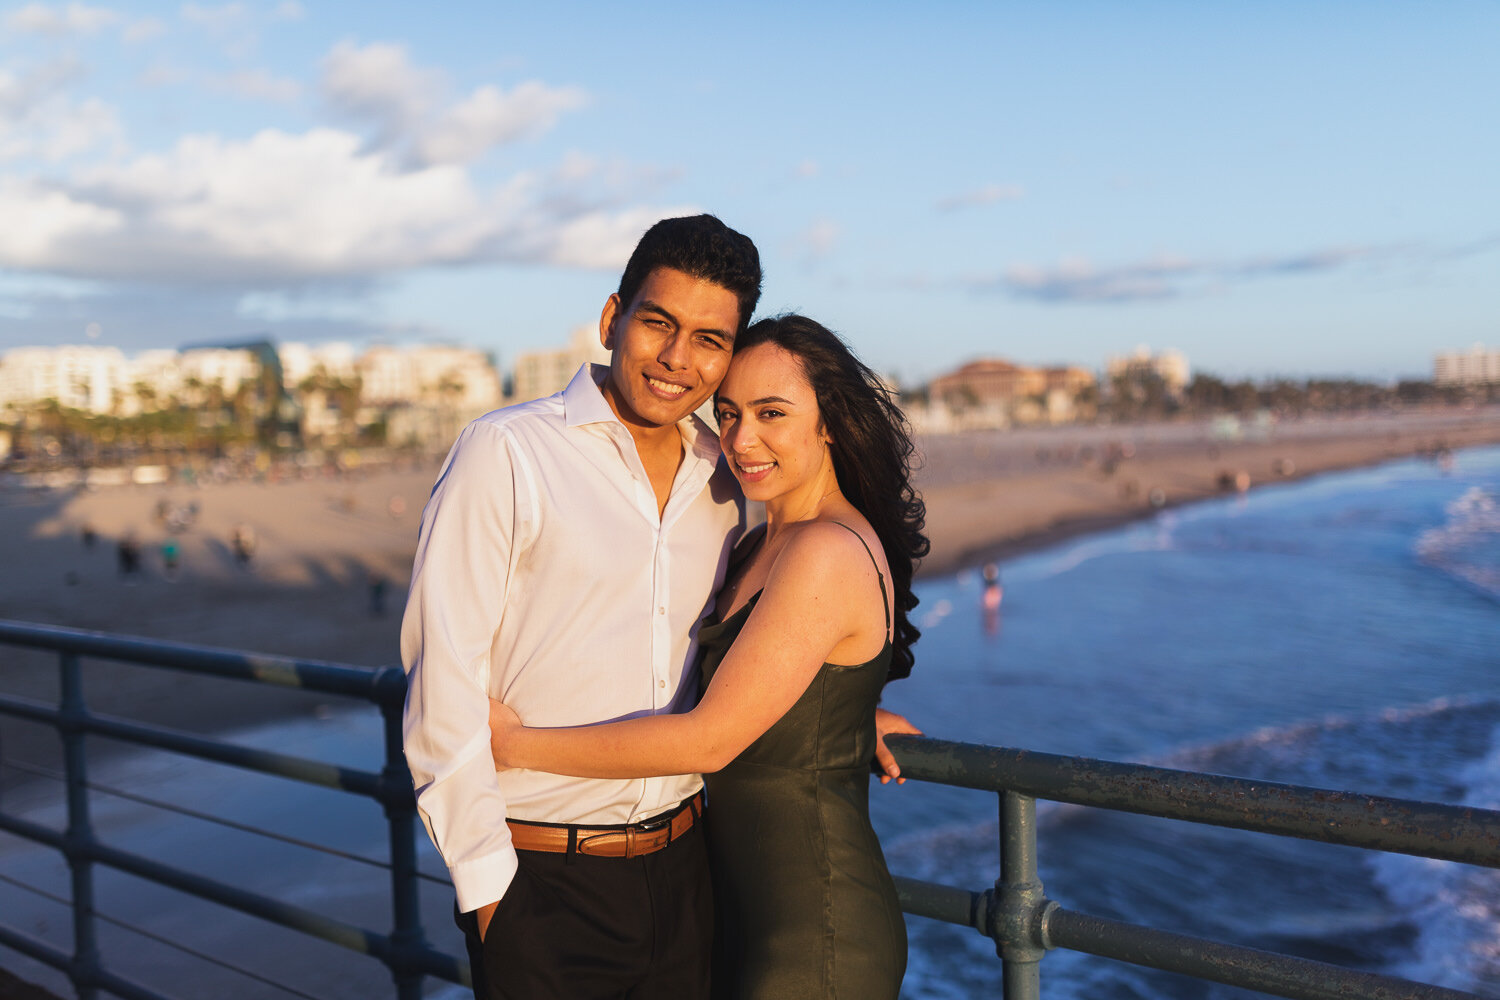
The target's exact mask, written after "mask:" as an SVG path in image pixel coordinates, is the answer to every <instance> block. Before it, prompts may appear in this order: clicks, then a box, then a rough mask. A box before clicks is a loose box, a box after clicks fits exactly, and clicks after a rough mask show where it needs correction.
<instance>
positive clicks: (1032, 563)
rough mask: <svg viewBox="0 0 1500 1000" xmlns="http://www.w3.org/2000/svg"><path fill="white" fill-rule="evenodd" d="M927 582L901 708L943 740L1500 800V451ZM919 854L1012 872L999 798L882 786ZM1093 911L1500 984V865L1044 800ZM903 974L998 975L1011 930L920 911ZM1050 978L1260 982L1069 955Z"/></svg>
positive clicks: (909, 850)
mask: <svg viewBox="0 0 1500 1000" xmlns="http://www.w3.org/2000/svg"><path fill="white" fill-rule="evenodd" d="M1000 568H1001V576H1002V583H1003V585H1004V598H1003V602H1002V604H1001V609H1000V615H999V616H998V620H994V619H991V620H986V617H985V614H984V613H983V611H982V610H981V582H980V579H979V575H978V573H976V572H970V573H964V574H959V575H958V576H957V577H955V578H952V579H946V580H938V581H931V582H928V583H926V584H924V585H922V586H921V587H920V589H919V596H920V598H921V600H922V604H921V606H920V607H919V608H918V611H917V615H918V619H919V623H920V625H921V627H923V628H924V630H925V631H924V635H923V638H922V640H921V642H920V643H919V644H918V647H917V648H918V662H917V668H916V670H915V671H914V673H913V676H912V678H911V679H910V680H907V681H902V682H900V683H899V684H897V685H893V686H892V688H891V689H890V690H889V693H888V696H887V704H888V705H889V707H891V708H893V709H896V710H898V711H903V712H905V713H906V714H908V715H909V716H910V717H911V718H912V720H913V721H914V722H916V723H917V724H919V725H921V726H923V727H924V728H925V729H927V730H928V731H930V732H931V733H933V734H934V735H941V736H943V737H945V738H954V739H961V740H971V741H975V742H984V743H994V744H999V745H1004V746H1013V747H1023V748H1028V749H1035V750H1045V751H1049V752H1054V753H1065V754H1078V755H1083V756H1090V757H1100V758H1106V759H1111V760H1122V761H1140V762H1147V763H1156V764H1163V765H1166V766H1171V767H1181V768H1187V769H1192V770H1204V771H1212V772H1216V773H1221V774H1232V775H1240V776H1245V777H1252V778H1262V779H1266V780H1274V781H1282V782H1289V783H1294V784H1303V785H1312V786H1319V787H1325V788H1339V789H1349V790H1354V791H1362V792H1370V793H1378V794H1385V795H1395V796H1401V797H1406V798H1417V799H1426V800H1432V801H1439V802H1450V803H1464V804H1472V805H1477V806H1484V807H1488V808H1500V449H1494V448H1490V449H1477V450H1471V451H1466V452H1462V453H1460V454H1458V455H1457V456H1456V461H1455V463H1454V464H1453V465H1452V466H1451V467H1447V468H1445V467H1443V466H1439V465H1435V464H1432V463H1428V462H1424V461H1416V460H1413V461H1405V462H1399V463H1394V464H1390V465H1387V466H1383V467H1380V468H1376V469H1370V470H1364V471H1359V472H1353V473H1345V474H1339V475H1332V476H1327V477H1321V478H1318V479H1313V480H1308V481H1304V482H1301V483H1295V484H1289V485H1285V486H1278V487H1273V488H1267V489H1264V490H1258V491H1255V492H1253V493H1251V494H1249V495H1248V496H1244V497H1236V498H1233V499H1226V500H1224V501H1219V502H1213V503H1208V504H1202V505H1198V506H1194V507H1190V508H1182V509H1177V510H1173V511H1168V512H1164V513H1163V514H1161V515H1159V516H1158V517H1157V518H1155V519H1154V520H1152V521H1150V522H1145V523H1141V524H1138V525H1135V526H1132V527H1129V528H1126V529H1124V530H1120V531H1116V532H1112V533H1109V534H1105V535H1099V536H1095V537H1091V538H1087V539H1083V540H1080V541H1076V542H1073V543H1071V544H1067V545H1064V546H1062V547H1060V548H1057V549H1053V550H1050V551H1047V552H1043V553H1038V554H1034V555H1031V556H1028V557H1025V558H1022V559H1018V560H1015V561H1014V562H1011V563H1008V564H1004V565H1002V566H1001V567H1000ZM872 798H873V799H874V806H873V809H874V813H875V817H876V825H877V827H878V828H879V830H880V831H881V834H882V839H883V841H884V843H885V844H886V845H887V852H888V856H889V859H890V863H891V868H892V869H893V870H894V871H897V872H901V873H904V874H910V875H914V876H917V877H921V878H926V879H930V880H933V881H941V882H946V883H948V884H952V885H960V886H964V887H967V888H971V889H983V888H986V887H988V886H989V885H991V884H992V883H993V881H994V879H995V877H996V875H997V872H998V861H997V850H998V848H997V843H998V839H997V838H998V828H997V822H996V816H995V814H996V798H995V796H994V795H990V794H983V793H976V792H969V791H964V790H956V789H943V788H934V787H932V786H925V785H919V784H916V783H908V784H907V785H905V786H903V787H901V788H892V787H890V786H887V787H885V788H876V789H873V790H872ZM1039 826H1040V843H1039V856H1040V867H1041V878H1042V882H1043V884H1044V886H1045V887H1046V891H1047V895H1048V896H1049V897H1050V898H1052V899H1055V900H1057V901H1058V902H1060V903H1062V904H1063V905H1065V906H1067V907H1069V908H1070V909H1075V910H1079V911H1082V912H1085V913H1092V914H1096V915H1099V916H1104V917H1111V918H1115V919H1122V920H1129V921H1133V922H1139V923H1144V924H1147V925H1150V926H1154V927H1159V928H1163V929H1167V930H1174V931H1179V932H1182V933H1190V934H1195V935H1200V936H1204V937H1209V938H1215V939H1219V940H1224V941H1230V942H1233V943H1237V944H1242V945H1248V946H1251V947H1258V948H1265V949H1271V950H1276V951H1284V952H1288V953H1292V954H1299V955H1304V956H1307V957H1311V958H1316V959H1320V960H1323V961H1330V962H1336V963H1339V964H1344V965H1350V966H1356V967H1359V968H1364V969H1369V970H1373V971H1381V972H1387V973H1391V974H1395V975H1402V976H1406V977H1409V978H1414V979H1417V980H1420V981H1425V982H1431V983H1437V984H1440V985H1444V986H1450V987H1455V988H1461V989H1466V990H1470V991H1473V992H1476V993H1479V994H1481V995H1487V996H1500V872H1496V871H1491V870H1488V869H1481V868H1476V867H1473V866H1465V865H1457V864H1451V863H1445V862H1434V861H1428V860H1425V859H1419V858H1410V857H1404V856H1390V855H1381V854H1373V853H1370V852H1362V851H1357V850H1353V849H1350V848H1342V847H1335V846H1331V845H1325V844H1312V843H1305V842H1299V841H1290V840H1285V839H1282V838H1273V837H1266V836H1262V835H1257V834H1250V833H1245V832H1242V831H1228V830H1218V829H1212V828H1199V827H1194V826H1193V825H1191V824H1186V823H1178V822H1172V821H1164V820H1156V819H1150V818H1146V817H1132V816H1122V815H1117V814H1110V813H1107V812H1104V811H1101V810H1093V809H1086V808H1080V807H1071V806H1058V805H1056V804H1050V803H1042V804H1041V806H1040V808H1039ZM908 924H909V927H910V930H911V938H912V957H911V967H910V970H909V972H908V975H907V981H906V985H905V988H904V990H903V996H906V997H910V998H913V1000H916V998H938V997H942V998H949V997H980V996H996V995H998V992H999V989H1000V971H999V964H998V962H997V961H996V960H995V957H994V947H993V945H992V944H991V943H990V942H989V941H988V940H987V939H985V938H982V937H980V936H979V935H978V934H976V933H975V932H974V931H972V930H968V929H965V928H956V927H950V926H947V925H943V924H939V923H936V922H933V921H929V920H924V919H921V918H909V921H908ZM1041 968H1042V983H1043V995H1044V996H1047V997H1049V998H1054V1000H1057V998H1085V997H1087V998H1090V1000H1113V998H1120V1000H1124V998H1147V997H1151V998H1156V997H1162V998H1179V997H1180V998H1190V997H1191V998H1228V997H1241V996H1249V995H1251V994H1248V993H1246V992H1245V991H1239V990H1233V989H1230V988H1227V987H1219V986H1215V985H1212V984H1205V983H1200V982H1197V981H1194V980H1188V979H1184V978H1181V977H1177V976H1173V975H1169V974H1165V973H1157V972H1152V971H1149V970H1144V969H1138V968H1135V967H1133V966H1129V965H1123V964H1120V963H1115V962H1110V961H1108V960H1105V959H1096V958H1093V957H1090V956H1083V955H1077V954H1070V953H1065V952H1053V953H1051V954H1049V955H1048V956H1047V957H1046V958H1045V959H1044V960H1043V963H1042V967H1041Z"/></svg>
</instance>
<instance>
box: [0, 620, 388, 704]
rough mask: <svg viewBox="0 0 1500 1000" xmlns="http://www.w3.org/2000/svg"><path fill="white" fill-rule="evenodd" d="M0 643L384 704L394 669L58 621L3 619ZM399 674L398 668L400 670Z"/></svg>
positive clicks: (0, 629)
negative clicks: (140, 635) (114, 631)
mask: <svg viewBox="0 0 1500 1000" xmlns="http://www.w3.org/2000/svg"><path fill="white" fill-rule="evenodd" d="M0 643H11V644H16V645H23V646H31V647H34V648H37V649H50V650H53V651H55V652H59V653H77V654H79V655H81V656H92V657H98V658H101V659H108V660H120V661H123V662H127V663H140V664H146V665H149V666H154V667H169V668H171V669H173V670H185V671H188V672H191V673H199V674H211V675H214V676H217V677H227V678H231V679H234V680H244V681H257V682H260V683H263V684H278V685H282V686H285V687H298V688H303V689H305V690H308V691H316V692H319V693H322V694H338V695H347V696H349V697H352V698H363V699H364V700H366V701H373V702H377V703H378V702H380V701H381V700H382V699H383V698H389V697H391V694H390V692H389V691H387V690H385V688H386V687H387V686H388V684H389V682H387V681H384V680H383V675H386V674H387V672H388V671H390V670H396V669H397V668H394V667H387V668H383V669H373V668H366V667H354V666H349V665H348V664H338V663H325V662H322V661H318V660H295V659H292V658H290V657H285V656H270V655H267V654H263V653H247V652H245V651H243V650H235V649H221V648H219V647H216V646H194V645H189V644H187V643H181V642H169V641H166V640H162V639H142V638H138V637H135V636H123V635H114V634H110V633H106V632H92V631H88V630H86V629H76V628H63V627H61V626H56V625H32V624H29V623H27V622H17V621H6V620H3V619H0ZM398 672H399V671H398Z"/></svg>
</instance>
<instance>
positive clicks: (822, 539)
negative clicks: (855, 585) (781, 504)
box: [771, 519, 878, 582]
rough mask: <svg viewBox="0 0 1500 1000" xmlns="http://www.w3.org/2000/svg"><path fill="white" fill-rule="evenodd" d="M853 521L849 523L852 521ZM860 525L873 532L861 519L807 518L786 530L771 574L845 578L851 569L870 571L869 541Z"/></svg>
mask: <svg viewBox="0 0 1500 1000" xmlns="http://www.w3.org/2000/svg"><path fill="white" fill-rule="evenodd" d="M851 521H852V523H851ZM861 528H863V529H865V530H866V531H869V532H870V534H872V535H873V534H874V532H873V531H872V530H870V529H869V526H868V525H867V524H865V523H864V522H863V520H862V519H861V520H858V521H853V520H852V519H849V520H838V521H834V520H818V521H808V522H806V523H804V524H799V525H796V526H794V527H792V528H789V529H788V536H787V540H786V544H785V545H783V546H782V548H781V551H780V552H778V553H777V555H776V562H775V563H774V565H773V566H772V568H771V572H772V575H773V576H778V577H781V576H789V577H792V578H794V579H799V580H817V581H820V582H826V581H828V580H830V579H838V580H848V579H850V573H851V571H857V570H859V569H861V568H863V569H864V570H865V571H866V572H869V573H871V574H873V573H874V572H875V571H876V569H877V568H878V567H877V565H876V564H875V563H873V562H872V561H871V551H878V550H870V551H867V548H868V546H869V543H868V542H866V541H865V539H864V535H863V533H862V532H861V530H860V529H861Z"/></svg>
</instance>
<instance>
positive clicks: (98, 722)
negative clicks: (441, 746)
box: [0, 695, 400, 800]
mask: <svg viewBox="0 0 1500 1000" xmlns="http://www.w3.org/2000/svg"><path fill="white" fill-rule="evenodd" d="M0 714H7V715H16V716H19V717H22V718H26V719H32V720H34V721H37V722H46V723H50V724H52V725H54V726H57V725H60V724H61V723H62V721H63V713H62V711H61V710H60V709H57V708H54V707H52V706H49V705H43V704H40V703H38V702H35V701H32V700H31V699H23V698H15V697H9V696H4V695H0ZM70 722H71V723H73V724H78V725H81V726H82V727H83V728H84V729H85V730H87V731H88V732H91V733H95V734H97V735H100V736H108V737H110V738H111V739H117V740H122V741H124V742H126V743H134V744H136V745H138V746H147V747H155V748H156V749H159V750H171V751H173V752H175V753H180V754H184V755H186V756H189V757H198V758H201V759H203V760H211V761H215V762H217V763H220V764H229V765H231V766H233V767H238V768H243V769H245V770H249V771H259V772H261V773H263V774H274V775H277V776H279V777H283V778H290V779H293V780H296V781H301V782H303V783H305V784H309V785H319V786H322V787H324V788H337V789H340V790H342V791H346V792H353V793H355V794H358V795H365V796H368V797H370V798H373V799H377V800H380V799H382V797H383V796H384V795H385V794H386V789H385V782H384V781H383V780H382V778H381V775H379V774H376V773H374V772H371V771H360V770H357V769H355V768H348V767H339V766H337V765H334V764H325V763H323V762H322V761H315V760H308V759H306V758H304V757H293V756H290V755H288V754H281V753H276V752H275V751H273V750H257V749H254V748H251V747H242V746H237V745H235V744H233V743H221V742H219V741H218V740H211V739H207V738H206V737H202V736H197V735H195V734H193V733H185V732H183V731H181V730H179V729H168V728H166V727H164V726H149V725H146V724H144V723H139V722H132V721H131V720H129V719H121V718H118V717H116V716H111V715H99V714H97V713H94V712H90V713H88V714H87V715H85V716H83V717H82V719H81V720H80V719H78V718H77V717H76V716H75V717H73V719H71V720H70ZM397 794H400V792H399V791H398V793H397Z"/></svg>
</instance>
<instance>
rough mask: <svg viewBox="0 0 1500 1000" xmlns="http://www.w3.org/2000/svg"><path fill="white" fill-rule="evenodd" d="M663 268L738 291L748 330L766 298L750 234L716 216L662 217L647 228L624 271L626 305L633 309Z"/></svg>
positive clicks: (622, 283)
mask: <svg viewBox="0 0 1500 1000" xmlns="http://www.w3.org/2000/svg"><path fill="white" fill-rule="evenodd" d="M659 267H669V268H671V269H672V270H674V271H681V272H682V273H683V274H686V275H688V276H689V277H693V278H699V279H701V280H703V281H711V282H713V283H714V284H715V285H718V286H720V287H721V288H724V289H727V290H728V291H731V292H733V293H734V296H735V298H737V299H739V302H740V326H739V329H738V330H737V331H735V332H736V333H744V332H745V327H747V326H749V325H750V315H751V314H752V313H754V312H755V304H756V303H757V302H759V301H760V254H759V253H758V252H757V251H756V249H755V244H754V243H752V242H750V237H748V236H745V235H744V234H743V233H737V232H735V231H734V230H733V229H730V228H729V227H728V226H726V225H724V223H722V222H720V221H719V220H718V219H717V218H715V217H714V216H712V215H689V216H684V217H683V218H680V219H662V220H661V221H660V222H658V223H657V224H656V225H654V226H652V227H651V228H650V229H648V230H646V235H644V236H642V237H641V241H640V242H639V243H637V244H636V245H635V252H634V253H632V254H631V255H630V261H629V262H628V263H627V264H626V265H625V273H624V274H622V275H620V289H619V291H618V293H617V294H618V295H619V296H620V308H621V309H628V308H629V307H630V304H631V303H632V302H634V301H635V296H636V293H637V292H639V291H640V290H641V286H642V285H644V284H645V283H646V278H647V277H649V276H650V274H651V272H652V271H655V270H656V269H657V268H659Z"/></svg>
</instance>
